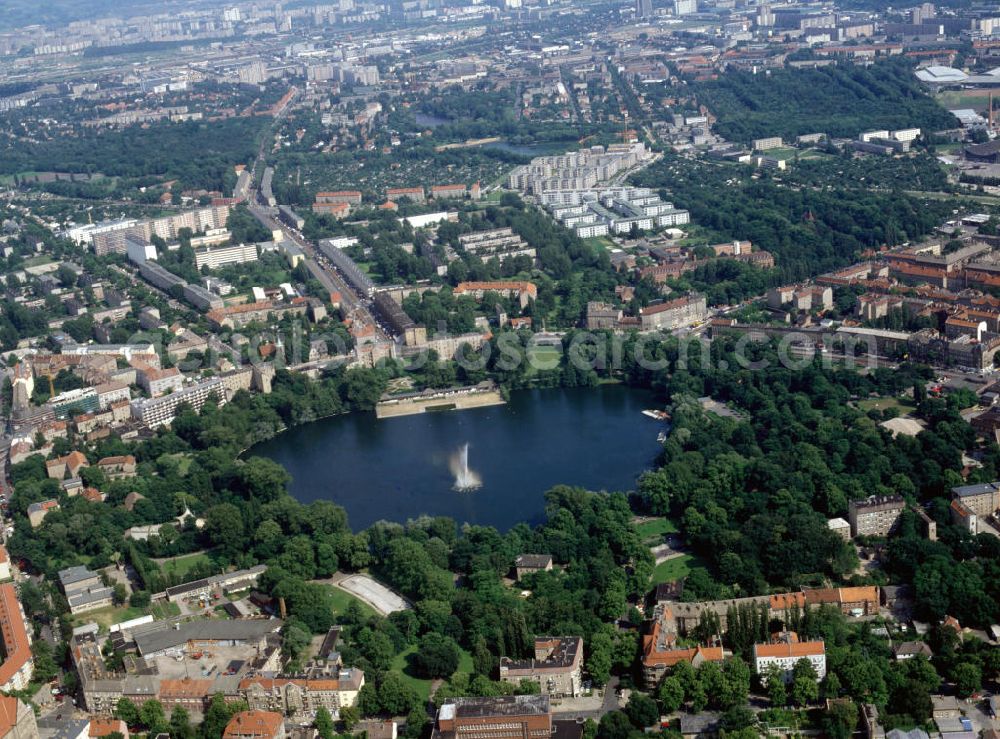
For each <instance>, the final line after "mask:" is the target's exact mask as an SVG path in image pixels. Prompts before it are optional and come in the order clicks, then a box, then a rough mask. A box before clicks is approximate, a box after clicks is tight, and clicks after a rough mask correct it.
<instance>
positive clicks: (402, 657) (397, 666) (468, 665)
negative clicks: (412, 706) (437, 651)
mask: <svg viewBox="0 0 1000 739" xmlns="http://www.w3.org/2000/svg"><path fill="white" fill-rule="evenodd" d="M416 651H417V647H416V645H413V646H411V647H408V648H407V649H405V650H403V651H402V652H400V653H399V654H397V655H396V658H395V659H394V660H393V661H392V669H393V670H394V671H395V672H398V673H399V674H401V675H402V676H403V681H404V682H406V683H407V684H408V685H410V686H412V687H413V689H414V690H416V691H417V695H419V696H420V700H422V701H424V702H426V701H427V700H428V699H429V698H430V695H431V683H432V682H433V681H432V680H425V679H423V678H419V677H417V676H416V675H414V674H413V673H412V671H411V670H412V668H411V667H410V655H412V654H414V653H415V652H416ZM461 652H462V653H461V657H460V658H459V661H458V669H457V670H456V671H455V673H456V674H458V673H459V672H465V673H467V674H470V675H471V674H472V669H473V668H472V655H471V654H469V653H468V652H466V651H465V650H464V649H463V650H461Z"/></svg>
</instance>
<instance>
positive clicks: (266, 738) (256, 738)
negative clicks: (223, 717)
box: [222, 711, 286, 739]
mask: <svg viewBox="0 0 1000 739" xmlns="http://www.w3.org/2000/svg"><path fill="white" fill-rule="evenodd" d="M285 736H286V734H285V717H284V716H282V715H281V714H280V713H275V712H274V711H240V712H239V713H236V714H233V717H232V718H231V719H229V723H228V724H226V729H225V731H223V732H222V739H285Z"/></svg>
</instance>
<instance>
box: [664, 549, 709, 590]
mask: <svg viewBox="0 0 1000 739" xmlns="http://www.w3.org/2000/svg"><path fill="white" fill-rule="evenodd" d="M696 567H702V568H704V563H703V562H702V561H701V558H700V557H697V556H695V555H693V554H682V555H681V556H680V557H674V558H673V559H668V560H666V561H665V562H660V564H658V565H656V567H655V568H654V569H653V585H659V584H660V583H661V582H670V581H672V580H677V579H679V578H682V577H687V575H688V573H690V572H691V570H693V569H694V568H696Z"/></svg>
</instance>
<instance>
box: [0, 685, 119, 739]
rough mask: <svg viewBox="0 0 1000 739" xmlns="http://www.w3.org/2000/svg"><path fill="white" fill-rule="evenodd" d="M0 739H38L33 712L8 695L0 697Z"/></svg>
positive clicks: (23, 703) (21, 702)
mask: <svg viewBox="0 0 1000 739" xmlns="http://www.w3.org/2000/svg"><path fill="white" fill-rule="evenodd" d="M0 739H38V723H37V722H36V721H35V712H34V711H33V710H31V707H30V706H29V705H28V704H27V703H25V702H23V701H21V700H18V699H17V698H15V697H13V696H10V695H0ZM126 739H128V735H127V734H126Z"/></svg>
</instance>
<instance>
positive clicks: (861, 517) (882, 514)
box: [848, 495, 906, 536]
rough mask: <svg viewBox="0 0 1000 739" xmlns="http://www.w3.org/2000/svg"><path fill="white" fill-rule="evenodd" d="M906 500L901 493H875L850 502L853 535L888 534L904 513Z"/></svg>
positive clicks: (849, 512) (849, 518)
mask: <svg viewBox="0 0 1000 739" xmlns="http://www.w3.org/2000/svg"><path fill="white" fill-rule="evenodd" d="M904 508H906V501H905V500H903V496H901V495H873V496H871V497H870V498H865V499H864V500H852V501H851V502H850V503H849V504H848V520H849V521H850V523H851V535H852V536H888V535H889V534H890V533H892V531H893V530H894V529H895V528H896V524H897V523H898V522H899V517H900V516H902V515H903V509H904Z"/></svg>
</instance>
